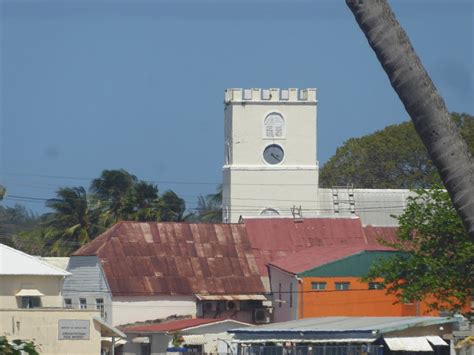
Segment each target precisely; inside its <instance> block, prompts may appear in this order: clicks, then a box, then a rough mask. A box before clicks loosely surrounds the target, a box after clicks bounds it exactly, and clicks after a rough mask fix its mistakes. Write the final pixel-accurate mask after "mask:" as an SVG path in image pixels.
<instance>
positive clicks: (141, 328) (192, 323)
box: [121, 318, 225, 333]
mask: <svg viewBox="0 0 474 355" xmlns="http://www.w3.org/2000/svg"><path fill="white" fill-rule="evenodd" d="M224 320H225V319H217V318H192V319H181V320H175V321H171V322H162V323H156V324H143V325H135V326H130V327H125V328H122V329H121V330H122V332H126V333H128V332H130V333H135V332H136V333H145V332H150V333H153V332H156V333H162V332H163V333H164V332H177V331H180V330H184V329H188V328H193V327H197V326H199V325H205V324H211V323H216V322H222V321H224Z"/></svg>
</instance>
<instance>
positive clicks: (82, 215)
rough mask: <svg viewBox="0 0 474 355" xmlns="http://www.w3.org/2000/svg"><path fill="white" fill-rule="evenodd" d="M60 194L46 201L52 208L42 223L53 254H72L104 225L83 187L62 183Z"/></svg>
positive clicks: (58, 192)
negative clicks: (100, 221) (63, 184)
mask: <svg viewBox="0 0 474 355" xmlns="http://www.w3.org/2000/svg"><path fill="white" fill-rule="evenodd" d="M56 194H57V197H56V198H53V199H50V200H48V201H47V202H46V206H47V207H48V208H50V209H52V210H53V212H50V213H47V214H45V215H44V221H43V223H42V227H43V231H42V232H43V233H44V238H45V240H46V244H47V246H48V247H49V249H50V250H51V254H52V255H56V256H64V255H69V254H70V253H71V252H72V251H74V250H75V249H77V248H79V247H80V246H81V245H84V244H86V243H87V242H89V241H90V240H92V239H93V238H94V237H95V236H97V235H98V234H99V233H100V232H101V231H103V230H104V228H102V227H100V226H99V225H98V217H99V216H98V213H97V210H96V209H94V208H93V206H91V204H90V201H89V200H88V198H87V193H86V190H85V189H84V188H83V187H63V188H60V189H59V190H58V191H57V192H56Z"/></svg>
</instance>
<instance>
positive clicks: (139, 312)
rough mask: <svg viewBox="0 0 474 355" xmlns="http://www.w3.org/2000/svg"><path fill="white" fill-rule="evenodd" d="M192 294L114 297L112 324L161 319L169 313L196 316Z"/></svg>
mask: <svg viewBox="0 0 474 355" xmlns="http://www.w3.org/2000/svg"><path fill="white" fill-rule="evenodd" d="M196 311H197V310H196V298H195V297H194V296H168V295H165V296H150V297H114V298H113V303H112V312H113V314H114V317H113V325H114V326H115V325H121V324H128V323H134V322H137V321H145V320H154V319H163V318H166V317H169V316H171V315H174V314H176V315H192V316H196Z"/></svg>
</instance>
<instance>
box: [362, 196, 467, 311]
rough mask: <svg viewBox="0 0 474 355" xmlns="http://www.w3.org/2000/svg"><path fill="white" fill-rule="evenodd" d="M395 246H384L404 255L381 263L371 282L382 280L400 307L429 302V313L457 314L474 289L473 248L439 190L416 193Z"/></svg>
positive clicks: (452, 209) (399, 220)
mask: <svg viewBox="0 0 474 355" xmlns="http://www.w3.org/2000/svg"><path fill="white" fill-rule="evenodd" d="M398 222H399V224H400V227H399V229H398V234H397V236H398V241H397V242H395V243H389V242H383V244H385V245H387V246H390V247H393V248H395V249H397V250H399V251H402V252H405V253H404V254H403V253H402V254H403V255H402V254H401V255H399V256H396V257H393V258H389V259H385V260H381V261H379V262H378V263H376V264H375V265H374V266H373V267H372V268H371V270H370V272H369V277H368V279H369V281H373V280H375V279H377V278H383V280H384V281H383V283H384V285H385V287H386V290H387V293H390V294H394V295H396V296H397V297H398V299H399V300H400V301H401V302H404V303H406V302H413V301H422V300H427V301H429V302H430V303H429V304H430V307H431V308H432V309H439V310H441V309H446V310H452V311H458V310H461V309H462V307H463V306H465V305H466V304H467V302H470V298H469V296H470V289H471V288H472V287H473V286H474V285H473V282H474V243H472V242H471V240H470V238H469V235H468V234H467V232H466V230H465V229H464V227H463V223H462V221H461V219H460V217H459V215H458V214H457V213H456V211H455V210H454V208H453V205H452V202H451V200H450V199H449V195H448V193H447V192H446V191H445V190H444V189H441V188H439V187H434V188H432V189H430V190H426V189H419V190H416V194H415V196H413V197H410V198H409V202H408V206H407V208H406V210H405V212H404V213H403V215H401V216H400V217H398Z"/></svg>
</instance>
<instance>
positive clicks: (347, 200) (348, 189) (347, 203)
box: [332, 184, 356, 214]
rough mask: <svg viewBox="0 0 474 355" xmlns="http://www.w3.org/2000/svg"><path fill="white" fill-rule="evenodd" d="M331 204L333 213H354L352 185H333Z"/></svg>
mask: <svg viewBox="0 0 474 355" xmlns="http://www.w3.org/2000/svg"><path fill="white" fill-rule="evenodd" d="M332 206H333V211H334V213H335V214H344V213H349V214H355V213H356V206H355V198H354V185H352V184H350V185H349V184H348V185H346V186H333V187H332Z"/></svg>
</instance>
